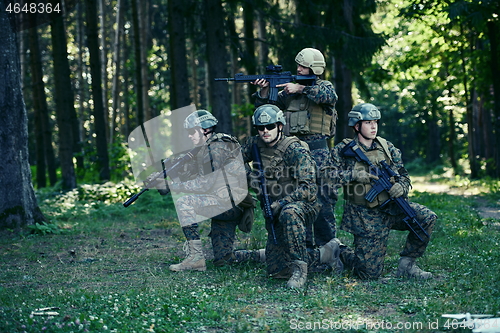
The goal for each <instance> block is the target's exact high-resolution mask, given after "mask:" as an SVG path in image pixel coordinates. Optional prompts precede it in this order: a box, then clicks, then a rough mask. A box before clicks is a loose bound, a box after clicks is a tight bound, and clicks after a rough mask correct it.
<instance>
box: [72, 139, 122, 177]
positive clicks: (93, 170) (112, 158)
mask: <svg viewBox="0 0 500 333" xmlns="http://www.w3.org/2000/svg"><path fill="white" fill-rule="evenodd" d="M83 151H84V153H83V159H84V163H85V167H84V168H83V169H77V170H76V172H77V175H78V179H79V182H83V183H95V182H98V181H99V163H98V156H97V150H96V149H95V143H93V142H88V143H87V144H86V145H85V146H84V149H83ZM108 157H109V165H110V176H111V180H112V181H115V182H116V181H120V180H122V179H123V178H124V177H127V176H129V175H130V170H131V167H130V157H129V155H128V152H127V143H126V141H125V139H124V138H123V137H122V136H118V137H117V138H116V139H115V141H113V144H112V145H111V146H109V147H108Z"/></svg>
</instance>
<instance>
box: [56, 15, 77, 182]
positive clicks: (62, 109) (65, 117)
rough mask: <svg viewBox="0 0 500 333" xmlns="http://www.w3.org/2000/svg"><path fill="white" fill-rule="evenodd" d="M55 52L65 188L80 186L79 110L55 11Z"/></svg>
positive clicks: (60, 20) (60, 19) (63, 32)
mask: <svg viewBox="0 0 500 333" xmlns="http://www.w3.org/2000/svg"><path fill="white" fill-rule="evenodd" d="M50 27H51V29H50V32H51V37H52V55H53V58H54V86H55V101H56V115H57V126H58V127H59V160H60V163H61V174H62V188H63V189H64V190H70V189H73V188H75V187H76V176H75V167H74V165H73V124H72V119H73V114H74V113H75V107H74V97H73V90H72V88H71V78H70V75H71V74H70V73H71V72H70V68H69V61H68V51H67V45H66V30H65V28H64V21H63V16H57V15H54V17H53V19H52V21H51V23H50Z"/></svg>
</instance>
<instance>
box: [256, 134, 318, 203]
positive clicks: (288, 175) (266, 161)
mask: <svg viewBox="0 0 500 333" xmlns="http://www.w3.org/2000/svg"><path fill="white" fill-rule="evenodd" d="M294 142H299V143H300V144H301V145H302V146H303V147H304V148H306V149H307V150H309V148H308V146H307V143H305V142H303V141H300V140H299V139H298V138H297V137H295V136H291V137H285V138H284V139H282V140H280V141H279V142H278V143H277V144H276V146H275V147H267V145H266V144H265V143H264V142H263V141H262V140H258V142H257V146H258V147H259V151H260V155H261V159H262V165H263V168H264V176H265V177H266V185H267V192H268V194H269V196H270V197H271V200H272V201H276V200H279V199H282V198H284V197H286V196H288V195H290V194H291V193H292V192H294V191H295V189H296V188H297V186H298V180H297V174H296V171H297V170H295V166H286V165H285V161H284V156H285V151H286V150H287V148H288V147H289V146H290V145H291V144H292V143H294Z"/></svg>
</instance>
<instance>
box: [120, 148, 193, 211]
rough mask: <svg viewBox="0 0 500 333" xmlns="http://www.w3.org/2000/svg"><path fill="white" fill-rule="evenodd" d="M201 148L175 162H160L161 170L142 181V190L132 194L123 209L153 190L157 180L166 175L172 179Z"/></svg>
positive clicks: (189, 152)
mask: <svg viewBox="0 0 500 333" xmlns="http://www.w3.org/2000/svg"><path fill="white" fill-rule="evenodd" d="M201 148H202V146H198V147H194V148H193V149H191V150H190V151H188V152H187V153H186V154H185V155H184V156H182V157H181V158H179V159H177V160H175V161H171V160H169V159H168V160H164V161H162V166H163V170H162V171H158V172H154V173H152V174H151V175H150V176H149V177H148V178H147V180H146V181H144V188H143V189H142V190H141V191H140V192H139V193H136V194H134V195H133V196H131V197H130V198H129V199H128V200H127V201H125V202H124V203H123V206H124V207H128V206H130V205H131V204H132V203H133V202H134V201H136V200H137V198H139V197H140V196H141V195H142V194H143V193H144V192H146V191H148V190H149V189H150V188H153V187H154V186H155V185H156V184H157V179H158V178H160V177H163V179H165V178H167V176H168V175H170V176H171V177H172V175H173V173H175V172H176V171H177V169H179V167H181V166H182V165H184V164H185V163H186V162H188V161H189V160H191V159H192V158H193V157H194V156H196V154H198V152H199V151H200V149H201ZM167 190H168V191H169V189H168V188H167ZM167 193H168V192H166V193H164V194H167Z"/></svg>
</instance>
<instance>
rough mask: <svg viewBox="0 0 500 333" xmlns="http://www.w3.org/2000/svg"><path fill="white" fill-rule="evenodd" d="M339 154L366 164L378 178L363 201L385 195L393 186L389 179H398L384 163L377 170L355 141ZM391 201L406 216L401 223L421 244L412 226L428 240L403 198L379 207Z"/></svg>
mask: <svg viewBox="0 0 500 333" xmlns="http://www.w3.org/2000/svg"><path fill="white" fill-rule="evenodd" d="M340 153H341V154H342V156H348V157H354V158H355V159H356V160H357V161H358V162H364V163H366V164H368V167H369V170H370V173H371V174H373V175H375V176H378V180H376V181H374V182H373V183H372V188H371V189H370V191H368V193H366V195H365V199H366V200H367V201H368V202H373V200H375V198H376V197H377V195H379V194H380V193H381V192H382V191H387V193H389V190H390V189H391V187H392V185H393V184H392V183H391V177H394V179H396V180H397V179H398V178H399V175H398V174H397V173H395V172H394V171H392V169H391V168H390V167H389V165H388V164H387V163H386V162H385V161H381V162H380V165H381V168H377V166H376V165H374V164H373V163H372V162H371V161H370V160H369V159H368V157H367V156H366V155H365V153H363V151H362V150H361V148H359V146H358V145H357V143H356V141H354V140H352V141H351V142H349V144H347V145H346V146H345V147H344V148H342V151H341V152H340ZM391 201H393V202H395V203H396V204H397V205H398V207H399V208H400V209H401V211H402V212H403V213H404V214H405V215H406V216H405V218H404V219H403V221H404V222H405V223H406V225H407V226H408V228H410V230H411V231H412V232H413V233H414V234H415V236H417V237H418V239H420V240H421V241H422V242H423V241H424V240H423V239H422V237H421V236H420V235H419V233H418V232H417V231H416V230H415V228H414V226H417V227H418V229H419V230H420V231H422V232H423V233H424V235H425V236H426V237H427V238H430V237H429V234H428V233H427V231H425V229H424V228H423V227H422V225H421V224H420V223H419V222H418V220H417V213H416V212H415V210H414V209H413V208H411V206H410V204H409V203H408V201H406V200H405V199H404V198H403V197H398V198H392V197H390V198H389V199H388V200H387V201H385V202H384V203H382V205H380V207H384V206H385V205H387V204H388V203H389V202H391Z"/></svg>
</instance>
